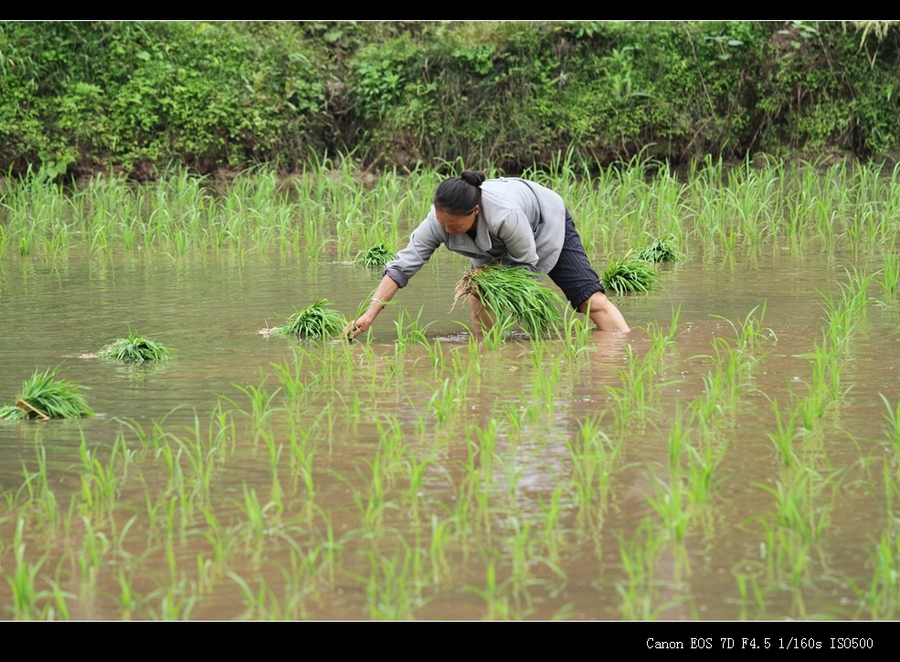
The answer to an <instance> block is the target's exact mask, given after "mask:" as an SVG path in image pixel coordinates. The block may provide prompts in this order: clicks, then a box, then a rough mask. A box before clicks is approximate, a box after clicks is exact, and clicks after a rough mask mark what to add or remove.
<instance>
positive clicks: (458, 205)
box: [434, 170, 487, 216]
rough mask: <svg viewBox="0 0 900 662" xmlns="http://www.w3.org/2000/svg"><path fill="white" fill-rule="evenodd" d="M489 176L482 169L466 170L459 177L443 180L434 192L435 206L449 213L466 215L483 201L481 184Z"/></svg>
mask: <svg viewBox="0 0 900 662" xmlns="http://www.w3.org/2000/svg"><path fill="white" fill-rule="evenodd" d="M486 179H487V177H486V176H485V174H484V173H483V172H481V171H480V170H464V171H463V173H462V174H461V175H460V176H459V177H451V178H450V179H445V180H444V181H442V182H441V184H440V186H438V187H437V190H436V191H435V192H434V207H435V209H438V210H440V211H442V212H445V213H447V214H452V215H454V216H465V215H467V214H471V213H472V211H473V210H474V209H475V205H477V204H480V203H481V184H482V182H484V180H486Z"/></svg>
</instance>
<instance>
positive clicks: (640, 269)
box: [600, 256, 659, 294]
mask: <svg viewBox="0 0 900 662" xmlns="http://www.w3.org/2000/svg"><path fill="white" fill-rule="evenodd" d="M600 282H601V283H603V286H604V287H605V288H606V289H607V290H611V291H612V292H614V293H616V294H628V293H630V292H650V291H652V290H653V289H654V288H655V287H656V284H657V283H658V282H659V274H657V273H656V271H654V269H653V267H652V266H651V265H650V264H649V263H647V262H642V261H640V260H636V259H630V260H629V259H628V256H625V258H623V259H621V260H619V259H618V258H616V257H615V256H613V257H611V258H610V261H609V264H608V265H607V267H606V269H605V270H604V271H603V272H602V273H601V274H600Z"/></svg>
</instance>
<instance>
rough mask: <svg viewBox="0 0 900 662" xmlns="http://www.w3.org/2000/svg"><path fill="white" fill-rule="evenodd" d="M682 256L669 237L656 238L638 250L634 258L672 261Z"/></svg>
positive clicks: (646, 260)
mask: <svg viewBox="0 0 900 662" xmlns="http://www.w3.org/2000/svg"><path fill="white" fill-rule="evenodd" d="M681 258H682V255H681V253H679V252H678V249H677V248H675V242H674V240H673V239H672V238H671V237H666V238H664V239H657V240H656V241H654V242H653V243H652V244H650V245H649V246H648V247H647V248H644V249H641V250H639V251H638V252H637V253H636V254H635V256H634V259H636V260H643V261H644V262H653V263H657V262H674V261H676V260H680V259H681Z"/></svg>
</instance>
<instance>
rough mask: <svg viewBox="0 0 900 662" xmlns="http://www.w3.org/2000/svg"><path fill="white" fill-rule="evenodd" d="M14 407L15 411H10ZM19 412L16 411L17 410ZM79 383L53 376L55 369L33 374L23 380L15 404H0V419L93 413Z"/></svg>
mask: <svg viewBox="0 0 900 662" xmlns="http://www.w3.org/2000/svg"><path fill="white" fill-rule="evenodd" d="M13 410H15V411H13ZM16 412H18V413H16ZM93 415H94V412H93V410H91V408H90V407H88V405H87V402H86V401H85V399H84V396H83V395H82V394H81V393H80V392H79V387H78V386H77V385H76V384H73V383H72V382H69V381H66V380H63V379H56V371H55V370H45V371H44V372H38V371H37V370H35V371H34V374H33V375H32V376H31V377H30V378H29V379H27V380H26V381H25V382H24V383H23V384H22V390H21V392H20V393H19V395H17V396H16V400H15V404H14V405H11V406H4V407H0V419H3V420H18V419H23V418H41V419H45V420H46V419H50V418H81V417H82V416H93Z"/></svg>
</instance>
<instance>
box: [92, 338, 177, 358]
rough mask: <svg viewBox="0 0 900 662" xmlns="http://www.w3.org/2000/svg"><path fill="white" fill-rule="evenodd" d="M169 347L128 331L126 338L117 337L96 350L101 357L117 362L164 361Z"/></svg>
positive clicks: (169, 349) (167, 356)
mask: <svg viewBox="0 0 900 662" xmlns="http://www.w3.org/2000/svg"><path fill="white" fill-rule="evenodd" d="M170 351H171V348H170V347H165V346H164V345H161V344H160V343H158V342H156V341H154V340H150V339H149V338H144V337H142V336H139V335H137V334H136V333H134V332H133V331H131V330H129V331H128V337H127V338H119V339H118V340H116V341H114V342H111V343H110V344H108V345H107V346H106V347H104V348H103V349H101V350H100V351H99V352H97V356H99V357H100V358H102V359H110V360H111V361H118V362H119V363H144V362H145V361H165V360H166V359H168V358H169V352H170Z"/></svg>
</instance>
